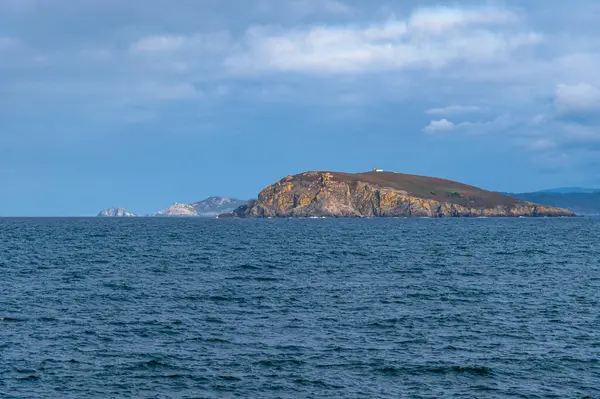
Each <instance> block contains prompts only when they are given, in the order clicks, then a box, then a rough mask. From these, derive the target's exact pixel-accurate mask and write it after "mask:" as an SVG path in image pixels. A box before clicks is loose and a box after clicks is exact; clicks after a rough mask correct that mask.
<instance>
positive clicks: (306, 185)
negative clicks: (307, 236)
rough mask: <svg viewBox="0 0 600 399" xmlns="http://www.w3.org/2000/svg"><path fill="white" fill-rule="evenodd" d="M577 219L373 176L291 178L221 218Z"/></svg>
mask: <svg viewBox="0 0 600 399" xmlns="http://www.w3.org/2000/svg"><path fill="white" fill-rule="evenodd" d="M519 216H575V215H574V214H573V213H572V212H570V211H567V210H565V209H561V208H555V207H551V206H545V205H539V204H534V203H530V202H526V201H522V200H518V199H516V198H512V197H509V196H506V195H503V194H499V193H495V192H491V191H486V190H482V189H480V188H477V187H473V186H469V185H466V184H462V183H458V182H454V181H450V180H444V179H439V178H434V177H425V176H416V175H406V174H401V173H393V172H383V171H374V172H368V173H359V174H350V173H337V172H307V173H302V174H299V175H295V176H287V177H285V178H284V179H282V180H280V181H279V182H277V183H275V184H273V185H271V186H269V187H267V188H265V189H264V190H263V191H262V192H261V193H260V194H259V195H258V199H257V200H255V201H249V202H248V203H247V204H245V205H242V206H240V207H239V208H237V209H236V210H234V211H233V212H231V213H228V214H224V215H221V216H220V217H243V218H264V217H432V218H444V217H519Z"/></svg>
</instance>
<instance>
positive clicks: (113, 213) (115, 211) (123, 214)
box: [98, 207, 137, 218]
mask: <svg viewBox="0 0 600 399" xmlns="http://www.w3.org/2000/svg"><path fill="white" fill-rule="evenodd" d="M136 216H137V215H136V214H135V213H131V212H129V211H128V210H127V209H124V208H116V207H115V208H108V209H105V210H103V211H100V213H98V217H105V218H131V217H136Z"/></svg>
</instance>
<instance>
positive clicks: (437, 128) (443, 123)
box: [423, 119, 457, 133]
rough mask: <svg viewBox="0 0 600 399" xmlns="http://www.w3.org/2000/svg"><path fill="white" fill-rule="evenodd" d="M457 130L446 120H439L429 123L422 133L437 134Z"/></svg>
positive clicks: (454, 125) (455, 126)
mask: <svg viewBox="0 0 600 399" xmlns="http://www.w3.org/2000/svg"><path fill="white" fill-rule="evenodd" d="M456 128H457V125H456V124H454V123H453V122H450V121H449V120H447V119H440V120H439V121H431V122H429V125H427V126H425V128H424V129H423V131H425V132H426V133H439V132H449V131H451V130H454V129H456Z"/></svg>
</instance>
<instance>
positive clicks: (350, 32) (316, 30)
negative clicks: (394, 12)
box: [225, 8, 543, 74]
mask: <svg viewBox="0 0 600 399" xmlns="http://www.w3.org/2000/svg"><path fill="white" fill-rule="evenodd" d="M513 19H514V18H513V17H512V14H510V13H507V12H506V11H502V10H497V11H494V10H493V9H489V8H483V9H472V10H467V11H465V10H461V9H458V8H456V9H452V8H430V9H425V8H423V9H419V10H417V11H415V12H414V13H413V14H412V15H411V16H410V17H409V18H408V19H407V20H398V19H397V18H394V17H393V18H390V19H388V20H386V21H383V22H379V23H376V24H371V25H366V26H364V25H363V26H361V25H323V26H312V27H301V28H295V29H283V28H277V27H253V28H250V29H249V30H248V31H247V32H246V35H245V37H244V38H243V40H242V42H241V43H240V44H239V46H238V47H237V49H236V50H237V51H236V53H235V54H232V55H231V56H229V57H228V58H227V59H226V60H225V65H226V67H227V68H228V69H229V70H230V71H232V72H235V73H242V74H243V73H257V72H269V71H281V72H298V73H312V74H349V73H352V74H356V73H367V72H377V71H392V70H405V69H407V68H426V69H439V68H443V67H445V66H448V65H449V64H452V63H459V62H465V63H474V64H482V63H489V62H493V61H501V60H507V59H509V58H510V57H511V55H512V54H513V53H514V52H516V51H518V50H519V49H521V48H523V47H527V46H531V45H536V44H538V43H540V42H541V40H542V37H543V36H542V35H541V34H539V33H536V32H531V31H529V30H528V29H524V30H515V29H514V27H512V26H504V23H506V22H508V21H512V20H513Z"/></svg>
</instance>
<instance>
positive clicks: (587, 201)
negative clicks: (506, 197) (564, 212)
mask: <svg viewBox="0 0 600 399" xmlns="http://www.w3.org/2000/svg"><path fill="white" fill-rule="evenodd" d="M557 190H564V189H557ZM585 190H590V189H585ZM510 195H511V196H513V197H516V198H518V199H521V200H524V201H529V202H535V203H537V204H543V205H549V206H555V207H559V208H565V209H568V210H570V211H571V212H575V213H576V214H578V215H600V191H595V192H594V191H592V192H564V193H563V192H560V191H558V192H557V191H540V192H535V193H519V194H510Z"/></svg>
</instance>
